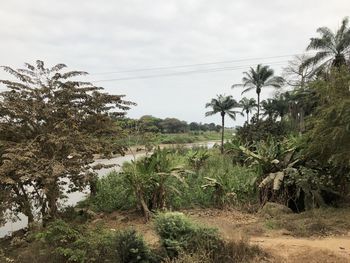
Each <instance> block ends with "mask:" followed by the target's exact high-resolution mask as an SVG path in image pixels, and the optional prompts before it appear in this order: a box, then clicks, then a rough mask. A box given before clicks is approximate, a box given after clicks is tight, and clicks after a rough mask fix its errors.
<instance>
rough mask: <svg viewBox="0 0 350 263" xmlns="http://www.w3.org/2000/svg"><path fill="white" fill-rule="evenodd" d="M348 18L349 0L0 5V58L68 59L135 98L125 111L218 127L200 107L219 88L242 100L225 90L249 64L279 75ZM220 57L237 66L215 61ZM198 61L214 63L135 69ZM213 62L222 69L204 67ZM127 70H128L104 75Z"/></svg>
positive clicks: (34, 0) (42, 0) (38, 0)
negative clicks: (319, 35) (322, 32)
mask: <svg viewBox="0 0 350 263" xmlns="http://www.w3.org/2000/svg"><path fill="white" fill-rule="evenodd" d="M349 14H350V2H349V0H333V1H330V0H307V1H306V0H265V1H261V0H217V1H212V0H211V1H210V0H149V1H146V0H144V1H141V0H111V1H106V0H100V1H89V0H60V1H58V0H57V1H53V0H31V1H28V0H11V1H2V3H1V8H0V24H1V26H0V34H1V40H0V64H2V65H10V66H13V67H16V68H18V67H22V65H23V63H24V62H34V61H35V60H37V59H41V60H44V61H45V62H46V64H47V65H49V66H51V65H52V64H56V63H65V64H67V65H68V67H69V69H72V70H76V69H77V70H85V71H88V72H90V76H89V80H94V81H95V80H96V85H99V86H103V87H104V88H105V89H106V90H107V91H108V92H109V93H113V94H125V95H126V96H127V97H126V98H127V99H129V100H132V101H134V102H136V103H137V104H138V106H136V107H135V108H133V109H132V110H131V111H130V112H129V114H128V115H129V116H130V117H140V116H142V115H145V114H151V115H154V116H158V117H162V118H164V117H177V118H179V119H182V120H186V121H189V122H190V121H198V122H199V121H202V122H212V121H214V122H216V123H219V116H215V117H210V118H209V117H208V118H205V117H204V113H205V108H204V105H205V103H206V102H208V101H209V100H210V99H211V98H212V97H215V96H216V94H227V95H229V94H230V95H233V96H234V98H235V99H236V100H239V99H240V98H241V97H242V96H241V90H240V89H237V90H232V89H231V88H230V86H231V85H232V84H234V83H239V82H240V80H241V78H242V72H243V71H245V70H246V69H248V68H249V65H255V64H257V63H259V62H261V63H264V64H271V66H272V67H273V68H274V69H275V71H276V73H277V74H280V72H281V68H282V67H283V66H284V65H286V64H287V60H289V59H291V55H293V54H300V53H302V52H304V51H305V47H306V46H307V44H308V43H309V39H310V37H312V36H316V29H317V28H318V27H320V26H328V27H330V28H331V29H336V28H337V27H338V26H339V24H340V22H341V20H342V18H343V17H345V16H348V15H349ZM279 56H281V57H279ZM288 56H290V57H288ZM272 57H273V58H272ZM258 58H259V59H258ZM237 60H240V61H237ZM222 61H236V62H230V63H217V64H214V63H215V62H222ZM202 63H213V64H210V65H201V66H199V65H197V66H191V67H175V68H168V69H158V70H148V71H135V70H137V69H150V68H155V67H168V66H170V67H171V66H181V65H193V64H202ZM213 68H215V69H217V68H219V69H220V71H217V72H206V73H204V72H205V70H206V69H213ZM223 68H226V69H227V68H232V69H230V70H228V69H227V70H226V69H225V70H222V71H221V69H223ZM125 70H131V72H124V73H109V72H120V71H125ZM193 71H202V72H200V73H198V72H197V73H193ZM178 72H180V73H181V74H179V75H175V76H169V75H171V74H173V73H176V74H177V73H178ZM182 72H187V74H182ZM101 73H103V74H101ZM106 73H108V74H106ZM159 75H163V76H159ZM164 75H168V76H164ZM4 76H5V75H4V74H3V73H0V77H2V78H3V77H4ZM149 76H151V77H149ZM155 76H158V77H155ZM140 77H147V78H140ZM97 80H112V81H99V82H97ZM272 93H273V92H272V91H271V90H266V91H263V97H267V96H271V94H272ZM246 96H248V97H250V96H254V97H255V93H254V92H252V93H250V94H247V95H246ZM243 120H244V118H241V117H240V118H238V120H237V122H236V124H241V123H242V122H243ZM229 125H230V126H231V125H233V122H232V121H230V122H229Z"/></svg>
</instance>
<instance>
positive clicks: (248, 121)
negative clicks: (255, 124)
mask: <svg viewBox="0 0 350 263" xmlns="http://www.w3.org/2000/svg"><path fill="white" fill-rule="evenodd" d="M246 113H247V124H249V111H246Z"/></svg>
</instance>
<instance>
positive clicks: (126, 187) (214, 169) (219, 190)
mask: <svg viewBox="0 0 350 263" xmlns="http://www.w3.org/2000/svg"><path fill="white" fill-rule="evenodd" d="M199 150H200V149H199ZM167 151H168V153H167V155H168V159H169V160H170V161H171V167H182V169H183V171H184V172H183V174H182V179H183V182H182V183H180V182H179V179H178V178H176V177H168V179H167V180H166V182H165V184H166V185H164V187H165V188H166V189H167V191H168V192H167V193H166V208H168V209H175V210H176V209H187V208H194V207H215V206H220V207H223V206H235V205H239V204H241V203H246V202H247V201H250V200H255V199H256V192H255V189H256V187H254V186H255V180H256V177H257V175H256V172H255V171H254V170H253V169H251V168H247V167H243V166H240V165H237V164H235V163H234V162H233V161H232V158H231V156H229V155H221V154H220V153H219V152H218V151H217V150H216V149H212V150H209V151H208V153H209V158H207V159H206V160H205V161H203V164H202V165H201V166H200V167H199V169H197V168H196V169H194V168H193V166H191V162H190V155H191V156H192V153H193V151H194V150H188V149H185V148H174V149H169V150H167ZM143 161H144V160H143V159H141V160H139V161H138V162H143ZM129 166H130V165H129ZM126 167H128V165H127V166H125V168H126ZM149 173H150V175H149V178H148V175H147V174H145V175H143V177H142V178H141V179H140V180H139V181H138V183H139V184H140V186H142V187H143V188H144V189H145V190H147V189H153V188H154V184H155V183H157V182H156V181H153V179H154V178H157V177H155V175H154V173H153V172H152V171H149ZM129 176H130V175H129ZM152 178H153V179H152ZM129 179H130V178H129ZM154 180H155V179H154ZM129 182H130V180H128V178H127V177H126V175H125V173H123V171H122V172H120V173H116V172H113V173H110V174H108V175H107V176H106V177H104V178H101V179H99V181H98V185H97V194H96V196H95V197H94V198H92V203H93V204H94V206H95V208H96V209H97V210H100V211H107V212H110V211H113V210H119V209H129V208H135V207H136V196H135V193H133V189H132V186H131V185H130V183H129ZM147 191H148V190H147Z"/></svg>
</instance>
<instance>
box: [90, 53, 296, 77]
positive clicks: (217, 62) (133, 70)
mask: <svg viewBox="0 0 350 263" xmlns="http://www.w3.org/2000/svg"><path fill="white" fill-rule="evenodd" d="M299 55H303V54H289V55H280V56H270V57H258V58H242V59H236V60H224V61H216V62H206V63H197V64H185V65H175V66H163V67H150V68H139V69H127V70H119V71H107V72H96V73H91V74H90V75H108V74H119V73H131V72H140V71H155V70H166V69H176V68H189V67H197V66H208V65H217V64H228V63H235V62H243V61H254V60H265V59H274V58H285V57H292V56H299Z"/></svg>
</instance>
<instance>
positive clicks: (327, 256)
mask: <svg viewBox="0 0 350 263" xmlns="http://www.w3.org/2000/svg"><path fill="white" fill-rule="evenodd" d="M250 241H251V243H252V244H257V245H259V246H260V247H262V248H264V249H266V250H268V251H270V252H272V254H274V255H278V256H279V257H280V258H281V260H282V262H286V263H287V262H288V263H296V262H311V263H312V262H315V263H316V262H317V263H330V262H334V263H338V262H339V263H343V262H344V263H345V262H350V237H330V238H322V239H302V238H293V237H271V238H269V237H253V238H251V239H250Z"/></svg>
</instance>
